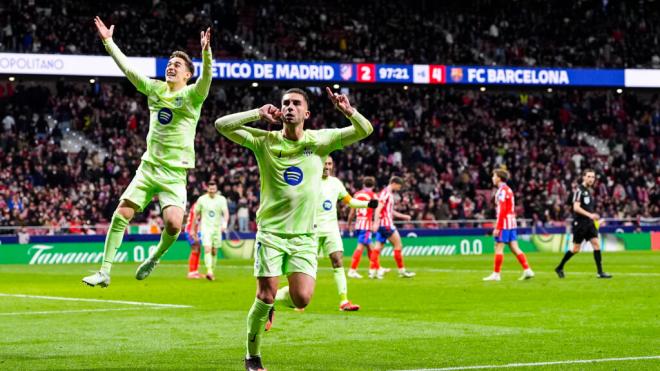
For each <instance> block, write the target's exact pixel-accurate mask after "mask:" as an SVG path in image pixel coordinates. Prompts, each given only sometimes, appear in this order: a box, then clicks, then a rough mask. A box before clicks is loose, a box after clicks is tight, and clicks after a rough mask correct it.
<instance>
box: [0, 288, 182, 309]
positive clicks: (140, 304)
mask: <svg viewBox="0 0 660 371" xmlns="http://www.w3.org/2000/svg"><path fill="white" fill-rule="evenodd" d="M0 296H5V297H13V298H25V299H44V300H62V301H83V302H90V303H112V304H126V305H137V306H144V307H154V308H192V306H191V305H182V304H160V303H147V302H142V301H126V300H103V299H86V298H67V297H63V296H43V295H25V294H5V293H1V292H0Z"/></svg>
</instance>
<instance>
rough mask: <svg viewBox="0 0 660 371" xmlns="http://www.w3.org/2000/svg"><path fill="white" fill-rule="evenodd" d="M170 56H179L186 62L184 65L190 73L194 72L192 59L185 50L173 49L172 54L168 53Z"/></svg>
mask: <svg viewBox="0 0 660 371" xmlns="http://www.w3.org/2000/svg"><path fill="white" fill-rule="evenodd" d="M172 58H181V59H183V60H184V61H185V62H186V67H188V71H190V73H195V66H194V65H193V62H192V59H190V56H188V54H187V53H186V52H182V51H181V50H175V51H173V52H172V55H170V59H172Z"/></svg>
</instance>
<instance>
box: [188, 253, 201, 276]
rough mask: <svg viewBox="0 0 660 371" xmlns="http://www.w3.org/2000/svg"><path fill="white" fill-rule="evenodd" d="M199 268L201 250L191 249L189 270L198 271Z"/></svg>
mask: <svg viewBox="0 0 660 371" xmlns="http://www.w3.org/2000/svg"><path fill="white" fill-rule="evenodd" d="M198 268H199V251H191V252H190V258H188V272H197V269H198Z"/></svg>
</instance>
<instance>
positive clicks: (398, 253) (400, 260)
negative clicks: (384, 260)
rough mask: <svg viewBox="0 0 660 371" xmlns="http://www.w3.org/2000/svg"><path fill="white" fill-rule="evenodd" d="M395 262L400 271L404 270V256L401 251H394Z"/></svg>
mask: <svg viewBox="0 0 660 371" xmlns="http://www.w3.org/2000/svg"><path fill="white" fill-rule="evenodd" d="M394 260H395V261H396V266H397V267H398V268H399V269H403V255H402V254H401V250H394Z"/></svg>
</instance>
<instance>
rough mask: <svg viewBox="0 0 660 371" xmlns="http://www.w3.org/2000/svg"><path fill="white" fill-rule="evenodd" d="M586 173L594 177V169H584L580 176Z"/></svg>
mask: <svg viewBox="0 0 660 371" xmlns="http://www.w3.org/2000/svg"><path fill="white" fill-rule="evenodd" d="M587 173H594V175H596V170H594V169H592V168H590V167H588V168H586V169H584V170H583V171H582V176H585V175H587Z"/></svg>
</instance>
